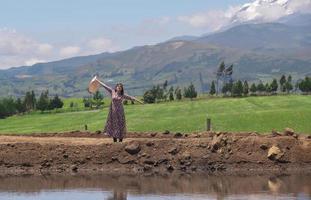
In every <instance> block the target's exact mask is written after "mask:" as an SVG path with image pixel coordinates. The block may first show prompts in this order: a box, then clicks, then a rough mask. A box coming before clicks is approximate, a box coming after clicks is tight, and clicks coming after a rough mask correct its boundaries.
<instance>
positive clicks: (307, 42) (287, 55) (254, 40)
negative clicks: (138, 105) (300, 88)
mask: <svg viewBox="0 0 311 200" xmlns="http://www.w3.org/2000/svg"><path fill="white" fill-rule="evenodd" d="M288 19H289V18H288ZM289 22H290V20H287V21H285V22H284V23H264V24H242V25H238V26H235V27H232V28H230V29H228V30H225V31H223V32H218V33H214V34H210V35H205V36H202V37H189V36H186V37H180V38H175V39H172V40H169V41H166V42H163V43H159V44H156V45H146V46H140V47H134V48H132V49H129V50H126V51H121V52H116V53H103V54H98V55H91V56H83V57H75V58H70V59H66V60H60V61H55V62H49V63H40V64H35V65H33V66H30V67H18V68H11V69H8V70H1V71H0V96H7V95H23V94H24V92H25V91H27V90H31V89H34V90H35V91H36V92H37V93H39V92H40V91H42V90H45V89H49V91H50V94H55V93H57V94H59V95H61V96H66V97H69V96H86V95H88V93H87V92H86V87H87V84H88V81H89V80H90V79H91V77H92V76H93V75H94V74H98V75H99V76H100V78H101V79H102V80H103V81H105V82H106V83H107V84H109V85H111V86H114V84H115V83H117V82H122V83H124V84H125V89H126V90H127V92H128V93H130V94H133V95H141V94H142V93H143V92H144V91H145V90H146V89H148V88H150V87H151V86H152V85H153V84H159V83H163V82H164V81H165V80H168V83H169V84H170V85H173V86H177V85H179V86H185V85H188V84H189V83H190V82H193V83H194V84H195V86H196V88H197V89H198V91H199V92H205V91H207V89H208V87H209V83H210V82H211V81H212V80H214V79H215V71H216V69H217V67H218V65H219V63H220V62H221V61H225V63H226V64H228V65H230V64H234V78H235V79H238V78H239V79H246V80H250V81H254V80H258V79H261V80H267V79H271V77H279V76H280V75H281V74H283V73H291V74H292V76H293V78H294V79H298V78H301V77H303V76H305V75H310V74H311V56H310V55H311V34H310V33H311V26H309V25H308V24H304V25H303V26H299V25H295V26H293V25H291V23H289Z"/></svg>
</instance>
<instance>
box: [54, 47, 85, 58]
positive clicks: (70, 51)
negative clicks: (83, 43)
mask: <svg viewBox="0 0 311 200" xmlns="http://www.w3.org/2000/svg"><path fill="white" fill-rule="evenodd" d="M80 51H81V48H80V47H78V46H67V47H63V48H61V49H60V51H59V55H60V56H61V57H71V56H77V55H78V54H79V53H80Z"/></svg>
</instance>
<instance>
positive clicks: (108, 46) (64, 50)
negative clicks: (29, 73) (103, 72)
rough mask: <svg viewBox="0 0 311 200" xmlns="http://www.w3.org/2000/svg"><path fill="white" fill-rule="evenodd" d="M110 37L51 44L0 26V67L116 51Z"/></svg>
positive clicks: (28, 64)
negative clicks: (73, 42)
mask: <svg viewBox="0 0 311 200" xmlns="http://www.w3.org/2000/svg"><path fill="white" fill-rule="evenodd" d="M118 49H119V48H118V47H117V46H116V45H115V44H114V43H113V41H112V40H111V39H108V38H105V37H97V38H94V39H89V40H87V41H85V42H81V43H79V44H75V45H72V44H67V45H66V44H65V45H62V46H60V45H52V44H49V43H46V42H39V41H37V40H35V39H33V38H31V37H28V36H25V35H23V34H21V33H19V32H17V31H16V30H14V29H9V28H0V69H6V68H10V67H18V66H24V65H27V66H30V65H33V64H36V63H39V62H48V61H53V60H60V59H64V58H69V57H74V56H81V55H90V54H96V53H102V52H106V51H110V52H111V51H116V50H118Z"/></svg>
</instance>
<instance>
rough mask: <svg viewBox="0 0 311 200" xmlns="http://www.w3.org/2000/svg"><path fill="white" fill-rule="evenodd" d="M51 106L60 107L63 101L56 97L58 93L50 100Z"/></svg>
mask: <svg viewBox="0 0 311 200" xmlns="http://www.w3.org/2000/svg"><path fill="white" fill-rule="evenodd" d="M50 105H51V108H52V109H54V108H62V107H63V105H64V103H63V101H62V100H61V99H60V98H59V97H58V95H55V96H54V98H53V99H52V100H51V102H50Z"/></svg>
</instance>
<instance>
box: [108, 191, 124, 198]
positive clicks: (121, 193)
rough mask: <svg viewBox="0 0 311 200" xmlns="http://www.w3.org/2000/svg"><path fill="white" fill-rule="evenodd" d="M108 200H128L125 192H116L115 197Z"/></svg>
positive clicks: (114, 192)
mask: <svg viewBox="0 0 311 200" xmlns="http://www.w3.org/2000/svg"><path fill="white" fill-rule="evenodd" d="M107 200H127V192H126V191H125V190H114V191H113V196H111V197H108V199H107Z"/></svg>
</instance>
